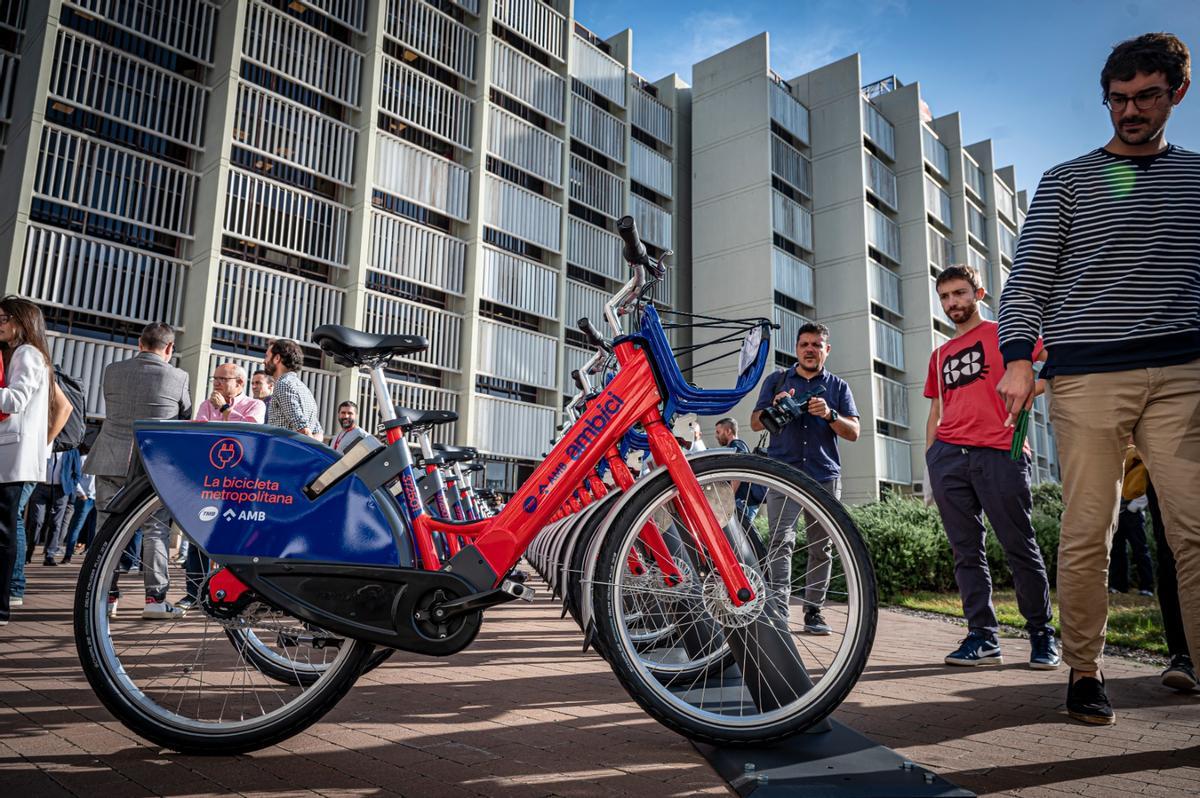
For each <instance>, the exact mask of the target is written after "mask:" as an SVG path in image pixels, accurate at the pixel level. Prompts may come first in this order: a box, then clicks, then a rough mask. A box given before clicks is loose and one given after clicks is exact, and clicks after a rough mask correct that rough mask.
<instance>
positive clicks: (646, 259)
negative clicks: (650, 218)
mask: <svg viewBox="0 0 1200 798" xmlns="http://www.w3.org/2000/svg"><path fill="white" fill-rule="evenodd" d="M617 234H618V235H620V236H621V240H622V241H624V242H625V250H624V251H623V252H622V253H621V254H622V255H623V256H624V257H625V262H626V263H628V264H630V265H631V266H645V267H648V266H649V265H650V256H649V255H647V254H646V245H645V244H643V243H642V239H641V238H640V237H639V236H638V230H637V222H635V221H634V219H633V217H632V216H622V217H621V218H620V219H619V220H617Z"/></svg>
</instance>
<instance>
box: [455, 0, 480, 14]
mask: <svg viewBox="0 0 1200 798" xmlns="http://www.w3.org/2000/svg"><path fill="white" fill-rule="evenodd" d="M450 2H451V3H453V4H454V5H456V6H458V7H459V8H461V9H464V10H466V11H470V12H471V13H472V14H473V15H474V16H479V0H450Z"/></svg>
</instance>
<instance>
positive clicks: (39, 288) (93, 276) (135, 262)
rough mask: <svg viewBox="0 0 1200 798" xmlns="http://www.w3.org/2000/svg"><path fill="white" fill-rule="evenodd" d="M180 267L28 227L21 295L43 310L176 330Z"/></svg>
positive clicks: (162, 259)
mask: <svg viewBox="0 0 1200 798" xmlns="http://www.w3.org/2000/svg"><path fill="white" fill-rule="evenodd" d="M186 273H187V267H186V265H185V264H184V262H183V261H180V260H176V259H174V258H166V257H163V256H161V255H151V254H150V253H148V252H143V251H140V250H136V249H127V248H125V247H121V246H117V245H116V244H111V243H108V242H106V241H100V240H98V239H94V238H88V237H86V236H81V235H76V234H74V233H68V232H66V231H65V230H58V229H55V228H50V227H42V226H41V225H38V224H30V225H29V227H28V232H27V234H26V241H25V263H24V266H23V268H22V269H21V288H20V292H21V295H22V296H24V297H26V298H28V299H31V300H34V301H36V302H38V303H39V304H42V305H52V306H54V307H59V308H64V309H67V310H80V311H83V312H85V313H90V314H95V315H97V316H104V317H106V318H116V319H121V320H122V321H131V322H135V323H138V324H149V323H150V322H152V321H165V322H166V323H168V324H171V325H173V326H179V324H180V322H181V321H182V318H181V316H180V308H181V306H182V303H183V287H184V279H185V274H186Z"/></svg>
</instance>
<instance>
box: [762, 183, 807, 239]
mask: <svg viewBox="0 0 1200 798" xmlns="http://www.w3.org/2000/svg"><path fill="white" fill-rule="evenodd" d="M771 229H772V230H774V231H775V232H776V233H778V234H779V235H781V236H783V237H784V238H786V239H788V240H789V241H791V242H792V243H794V244H798V245H799V246H801V247H803V248H804V249H807V250H808V251H809V252H811V251H812V248H813V241H812V213H810V212H809V210H808V208H805V207H804V206H803V205H801V204H800V203H798V202H796V201H795V200H793V199H790V198H788V197H786V196H784V195H783V194H781V193H779V192H778V191H772V192H771Z"/></svg>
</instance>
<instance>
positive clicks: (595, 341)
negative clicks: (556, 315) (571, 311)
mask: <svg viewBox="0 0 1200 798" xmlns="http://www.w3.org/2000/svg"><path fill="white" fill-rule="evenodd" d="M579 331H580V332H581V333H583V334H584V335H586V336H587V337H588V340H589V341H591V342H592V345H593V346H595V347H596V348H597V349H603V350H604V351H605V352H608V353H609V354H610V355H611V354H612V351H613V349H612V343H611V342H610V341H609V340H608V339H607V338H605V337H604V336H603V335H601V334H600V331H599V330H597V329H596V328H595V326H594V325H593V324H592V322H591V319H589V318H588V317H587V316H584V317H583V318H582V319H580V320H579Z"/></svg>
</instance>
